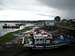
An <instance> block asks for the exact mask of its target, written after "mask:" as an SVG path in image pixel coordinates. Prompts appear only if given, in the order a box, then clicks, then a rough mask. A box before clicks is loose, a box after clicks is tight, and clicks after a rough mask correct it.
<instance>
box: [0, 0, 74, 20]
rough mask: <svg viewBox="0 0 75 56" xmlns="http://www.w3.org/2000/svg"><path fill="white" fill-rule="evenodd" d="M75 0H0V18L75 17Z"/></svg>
mask: <svg viewBox="0 0 75 56" xmlns="http://www.w3.org/2000/svg"><path fill="white" fill-rule="evenodd" d="M74 2H75V0H0V20H53V19H54V17H55V16H60V17H61V18H68V19H69V18H72V19H74V18H75V16H74V15H75V6H74V5H75V3H74Z"/></svg>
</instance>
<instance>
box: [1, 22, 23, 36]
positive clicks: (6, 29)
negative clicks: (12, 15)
mask: <svg viewBox="0 0 75 56" xmlns="http://www.w3.org/2000/svg"><path fill="white" fill-rule="evenodd" d="M4 24H9V25H15V24H17V23H5V22H3V23H0V36H3V35H4V34H6V33H8V32H13V31H16V30H20V29H22V28H23V26H22V27H20V28H18V29H16V28H9V29H8V28H5V29H4V28H3V25H4ZM18 24H19V23H18Z"/></svg>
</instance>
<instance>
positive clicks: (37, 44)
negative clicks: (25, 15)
mask: <svg viewBox="0 0 75 56" xmlns="http://www.w3.org/2000/svg"><path fill="white" fill-rule="evenodd" d="M25 35H26V36H25V38H27V39H26V43H25V44H24V47H27V48H31V49H53V48H58V47H61V46H68V45H70V44H71V43H73V42H75V39H74V37H73V36H70V35H62V34H60V35H58V36H55V37H54V36H53V35H52V34H51V33H48V32H46V31H44V30H41V31H40V32H39V31H34V32H31V33H29V32H28V33H27V32H26V34H25Z"/></svg>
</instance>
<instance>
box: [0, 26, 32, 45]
mask: <svg viewBox="0 0 75 56" xmlns="http://www.w3.org/2000/svg"><path fill="white" fill-rule="evenodd" d="M30 29H32V28H31V27H26V28H24V29H22V30H18V31H15V32H10V33H7V34H5V35H4V36H2V37H0V44H4V43H6V42H9V41H11V40H12V39H13V38H14V35H13V34H14V33H19V32H24V31H27V30H30Z"/></svg>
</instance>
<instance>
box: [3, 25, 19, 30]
mask: <svg viewBox="0 0 75 56" xmlns="http://www.w3.org/2000/svg"><path fill="white" fill-rule="evenodd" d="M3 28H4V29H5V28H20V26H19V25H7V24H4V25H3Z"/></svg>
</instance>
